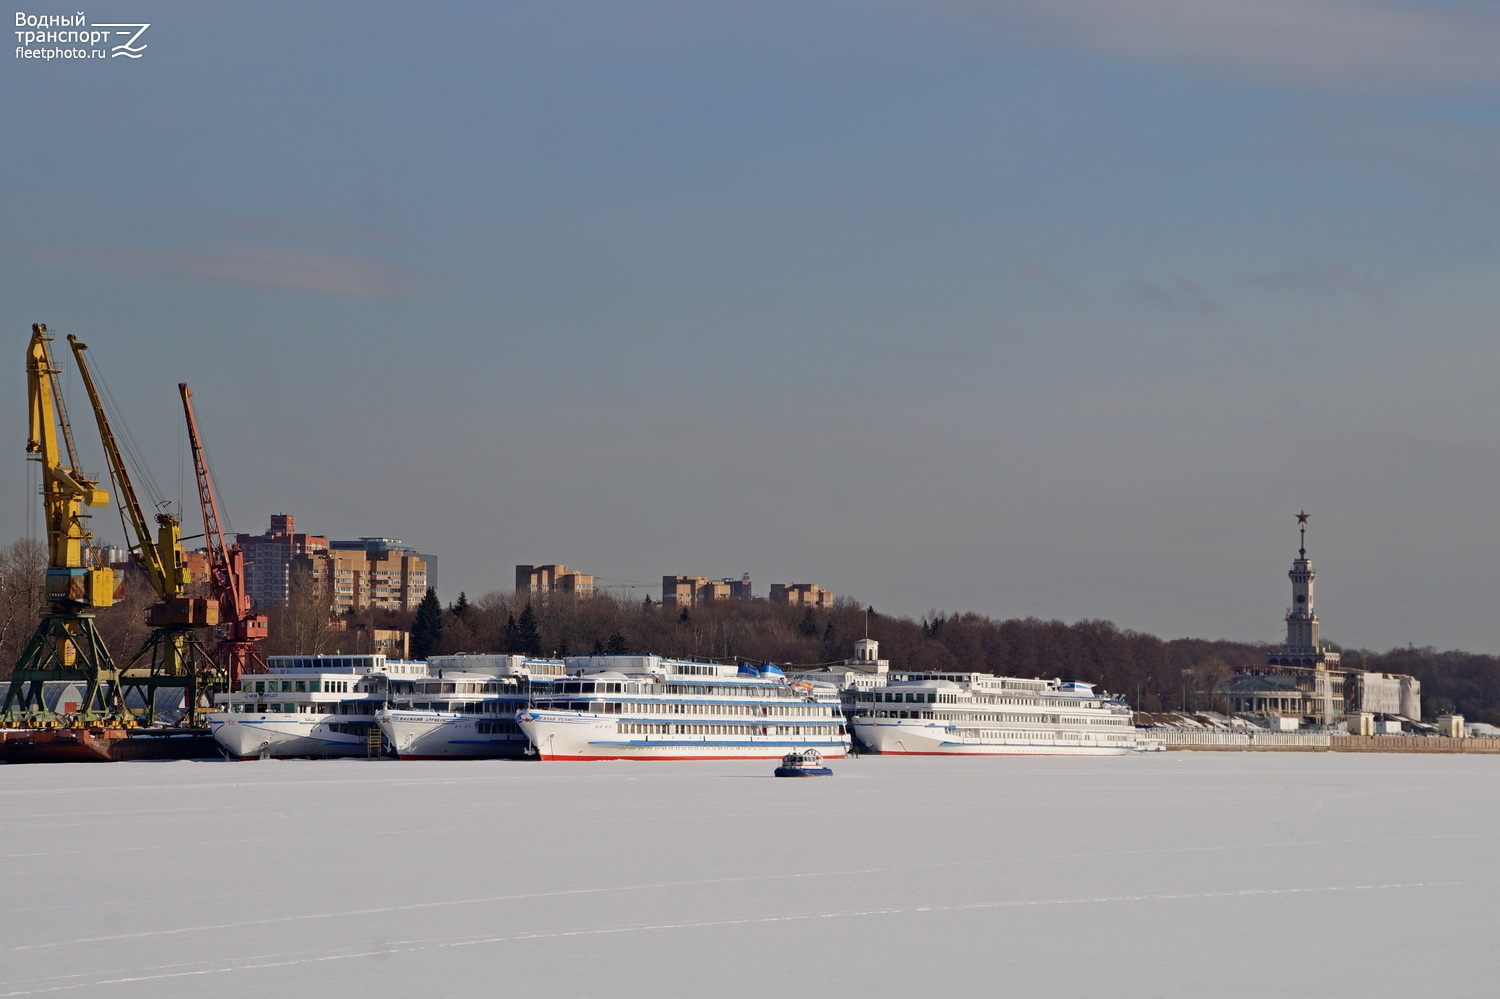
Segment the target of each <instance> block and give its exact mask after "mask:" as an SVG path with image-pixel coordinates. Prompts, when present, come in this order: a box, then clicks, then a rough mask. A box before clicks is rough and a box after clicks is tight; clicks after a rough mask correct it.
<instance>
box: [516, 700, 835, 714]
mask: <svg viewBox="0 0 1500 999" xmlns="http://www.w3.org/2000/svg"><path fill="white" fill-rule="evenodd" d="M535 707H537V708H538V709H541V710H553V711H591V712H593V713H594V714H601V715H618V714H624V713H626V712H629V713H630V714H641V715H702V714H716V715H750V716H752V717H757V718H762V717H766V716H778V717H798V718H829V717H832V715H833V713H834V710H835V705H831V704H704V703H699V702H693V701H689V702H683V701H589V702H582V701H538V702H537V703H536V704H535Z"/></svg>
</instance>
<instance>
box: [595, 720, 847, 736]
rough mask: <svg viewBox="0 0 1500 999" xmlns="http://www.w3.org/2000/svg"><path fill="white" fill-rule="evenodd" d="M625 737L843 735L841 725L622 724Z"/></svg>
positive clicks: (621, 730)
mask: <svg viewBox="0 0 1500 999" xmlns="http://www.w3.org/2000/svg"><path fill="white" fill-rule="evenodd" d="M620 732H621V733H622V734H625V735H741V736H748V735H843V734H844V729H843V727H842V726H839V725H709V724H697V723H688V724H681V725H679V724H672V723H670V722H620Z"/></svg>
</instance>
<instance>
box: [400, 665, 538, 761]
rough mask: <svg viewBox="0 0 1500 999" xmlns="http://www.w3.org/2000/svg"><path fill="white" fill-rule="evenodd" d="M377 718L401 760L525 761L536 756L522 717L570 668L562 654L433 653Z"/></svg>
mask: <svg viewBox="0 0 1500 999" xmlns="http://www.w3.org/2000/svg"><path fill="white" fill-rule="evenodd" d="M427 668H428V676H426V677H424V678H421V679H418V680H416V681H415V682H414V683H413V684H412V692H411V695H410V697H408V698H396V699H394V700H393V702H392V703H391V704H389V705H388V706H386V707H384V708H382V709H381V710H380V711H379V712H378V713H377V714H376V715H375V721H376V723H377V724H378V725H379V726H380V730H381V731H382V732H383V733H384V734H385V739H386V744H387V745H389V746H390V747H391V749H392V750H393V751H394V752H395V754H396V756H397V757H399V758H400V759H403V760H478V759H520V758H521V757H524V756H528V755H535V754H534V752H532V751H531V740H530V739H528V738H527V737H526V734H525V733H524V732H522V731H521V728H520V726H519V725H518V724H517V723H516V716H517V715H518V714H519V713H520V712H521V711H522V710H523V709H525V707H526V705H527V703H528V701H530V700H532V699H534V698H537V697H546V696H548V692H549V691H550V690H551V689H552V686H553V684H554V682H555V681H556V680H557V679H558V678H559V677H561V676H562V675H563V674H564V673H565V672H566V671H567V666H566V664H565V663H564V662H563V661H562V660H561V659H531V658H528V657H526V656H516V655H476V654H465V655H456V656H434V657H432V658H431V659H429V660H428V661H427Z"/></svg>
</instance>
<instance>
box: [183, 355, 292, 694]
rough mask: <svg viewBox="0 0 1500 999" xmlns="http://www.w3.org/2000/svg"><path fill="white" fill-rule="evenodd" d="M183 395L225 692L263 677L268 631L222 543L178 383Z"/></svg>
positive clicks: (239, 561)
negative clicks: (245, 678) (247, 678)
mask: <svg viewBox="0 0 1500 999" xmlns="http://www.w3.org/2000/svg"><path fill="white" fill-rule="evenodd" d="M177 391H178V392H180V393H181V394H182V411H183V414H184V416H185V417H186V418H187V430H188V449H189V450H190V451H192V454H193V473H194V476H195V477H196V479H197V482H198V505H199V506H200V507H202V509H203V543H204V547H205V548H206V549H207V550H208V563H209V582H210V584H211V586H212V589H213V594H214V596H215V597H216V598H217V599H218V601H219V609H220V612H221V618H222V620H223V623H224V626H225V632H226V633H225V635H224V637H223V638H221V639H220V641H219V645H218V650H219V652H220V655H221V658H222V659H223V660H225V661H226V665H227V666H228V669H229V688H230V689H231V690H236V689H238V688H239V683H240V676H241V675H242V674H244V673H247V672H248V673H264V672H265V671H266V661H265V659H264V658H263V657H262V656H261V653H260V640H261V639H263V638H265V637H266V635H267V633H268V632H269V622H268V619H267V618H266V616H265V615H264V614H256V613H254V612H253V611H252V609H251V607H250V601H249V599H248V598H247V597H246V596H245V562H244V553H243V552H242V551H241V550H240V546H239V545H238V544H234V545H228V544H225V541H224V530H223V528H222V527H220V525H219V502H218V499H217V497H216V496H215V495H214V483H213V477H212V476H211V475H209V472H208V462H207V461H206V460H205V458H204V456H203V442H202V441H201V440H200V439H199V435H198V419H197V417H196V416H195V415H194V414H193V392H192V390H191V389H189V388H188V387H187V382H178V384H177Z"/></svg>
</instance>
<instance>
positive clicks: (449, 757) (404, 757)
mask: <svg viewBox="0 0 1500 999" xmlns="http://www.w3.org/2000/svg"><path fill="white" fill-rule="evenodd" d="M396 759H398V760H534V759H536V757H534V756H452V755H443V756H412V755H410V754H406V753H401V754H397V756H396Z"/></svg>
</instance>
